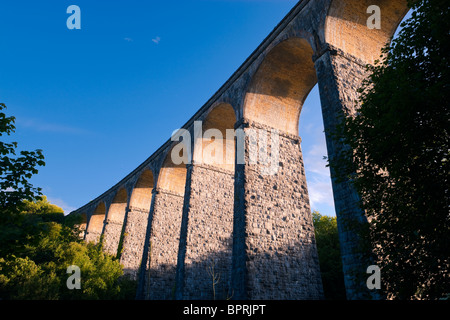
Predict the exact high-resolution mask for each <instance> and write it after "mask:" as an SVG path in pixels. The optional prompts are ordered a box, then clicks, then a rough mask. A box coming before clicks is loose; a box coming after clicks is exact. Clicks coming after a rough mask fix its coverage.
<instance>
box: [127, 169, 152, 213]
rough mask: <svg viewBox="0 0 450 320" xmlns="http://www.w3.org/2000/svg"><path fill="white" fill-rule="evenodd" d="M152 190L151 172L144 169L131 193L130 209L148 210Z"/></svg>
mask: <svg viewBox="0 0 450 320" xmlns="http://www.w3.org/2000/svg"><path fill="white" fill-rule="evenodd" d="M153 188H154V178H153V172H152V171H151V170H150V169H145V170H144V171H143V172H142V173H141V175H140V177H139V179H138V180H137V182H136V185H135V186H134V188H133V192H132V193H131V199H130V207H133V208H140V209H146V210H147V209H148V210H150V205H151V202H152V191H153Z"/></svg>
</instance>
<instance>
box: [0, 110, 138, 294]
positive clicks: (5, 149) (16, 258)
mask: <svg viewBox="0 0 450 320" xmlns="http://www.w3.org/2000/svg"><path fill="white" fill-rule="evenodd" d="M4 109H6V106H5V105H4V104H0V136H2V141H0V179H1V180H0V243H1V245H0V300H2V299H40V300H55V299H130V298H134V294H135V287H136V283H135V281H131V280H129V279H127V278H124V277H122V275H123V270H122V266H121V265H120V264H119V261H118V260H117V259H116V258H115V257H112V256H110V255H107V254H105V253H104V252H103V250H102V245H101V243H100V244H98V245H94V244H86V243H85V242H84V241H82V240H81V239H80V237H79V234H80V230H79V229H78V228H77V227H76V225H77V224H79V222H80V221H77V220H76V219H74V217H72V216H70V217H65V216H64V212H63V210H62V209H61V208H59V207H57V206H55V205H53V204H51V203H49V202H48V201H47V198H46V197H45V196H42V194H41V189H39V188H35V187H33V185H31V184H30V183H29V179H30V178H31V177H32V175H34V174H37V173H38V170H37V169H36V168H37V167H39V166H43V165H44V164H45V163H44V161H43V159H44V156H43V154H42V151H41V150H36V151H32V152H29V151H21V152H20V153H19V155H17V151H16V148H17V143H16V142H5V141H4V139H5V135H6V136H9V135H11V134H12V133H13V132H14V131H15V126H14V122H15V119H14V117H8V116H6V114H5V113H4V112H3V110H4ZM71 265H77V266H78V267H79V268H80V270H81V283H82V286H81V290H69V289H68V288H67V285H66V280H67V278H68V277H69V275H68V274H67V273H66V271H67V267H69V266H71Z"/></svg>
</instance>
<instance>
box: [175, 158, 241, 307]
mask: <svg viewBox="0 0 450 320" xmlns="http://www.w3.org/2000/svg"><path fill="white" fill-rule="evenodd" d="M188 177H189V178H190V179H189V180H188V181H189V183H188V188H187V192H186V197H187V198H188V200H187V201H185V208H184V215H183V228H182V232H181V237H182V239H181V241H180V243H181V249H180V251H181V252H180V253H181V254H180V258H179V262H178V263H179V268H178V272H179V273H180V275H179V280H178V281H177V289H178V291H177V298H178V299H194V300H199V299H208V300H212V299H227V298H230V297H231V293H230V275H231V249H232V231H233V197H234V171H227V170H224V169H220V168H217V167H214V166H210V165H200V164H194V165H192V166H190V168H189V173H188ZM213 281H214V287H213Z"/></svg>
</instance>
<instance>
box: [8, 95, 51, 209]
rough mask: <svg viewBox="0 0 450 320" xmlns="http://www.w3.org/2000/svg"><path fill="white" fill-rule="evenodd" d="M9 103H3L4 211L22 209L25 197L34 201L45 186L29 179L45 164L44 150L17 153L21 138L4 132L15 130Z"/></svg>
mask: <svg viewBox="0 0 450 320" xmlns="http://www.w3.org/2000/svg"><path fill="white" fill-rule="evenodd" d="M4 109H6V106H5V104H3V103H0V137H2V141H0V190H1V191H2V192H0V208H1V212H2V214H3V215H5V214H6V213H15V212H17V210H20V206H21V205H22V200H29V201H33V200H36V199H37V198H38V196H39V195H40V191H41V189H39V188H35V187H33V185H31V184H30V183H29V182H28V179H30V178H31V176H32V175H33V174H36V173H38V170H37V167H38V166H44V165H45V162H44V155H43V154H42V150H39V149H38V150H36V151H20V153H19V155H17V151H16V149H17V146H18V145H17V142H4V139H5V138H4V136H5V135H6V136H10V135H11V134H12V133H14V132H15V129H16V127H15V126H14V123H15V118H14V117H8V116H6V114H5V113H4V112H3V110H4Z"/></svg>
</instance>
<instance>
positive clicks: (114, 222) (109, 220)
mask: <svg viewBox="0 0 450 320" xmlns="http://www.w3.org/2000/svg"><path fill="white" fill-rule="evenodd" d="M127 205H128V192H127V190H126V189H125V188H121V189H119V191H117V193H116V195H115V196H114V199H113V201H112V202H111V205H110V206H109V210H108V213H107V215H106V224H105V231H104V241H105V242H104V245H105V251H107V252H109V253H110V254H113V255H115V254H117V253H118V249H119V242H120V238H121V235H122V229H123V223H124V220H125V214H126V210H127Z"/></svg>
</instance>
